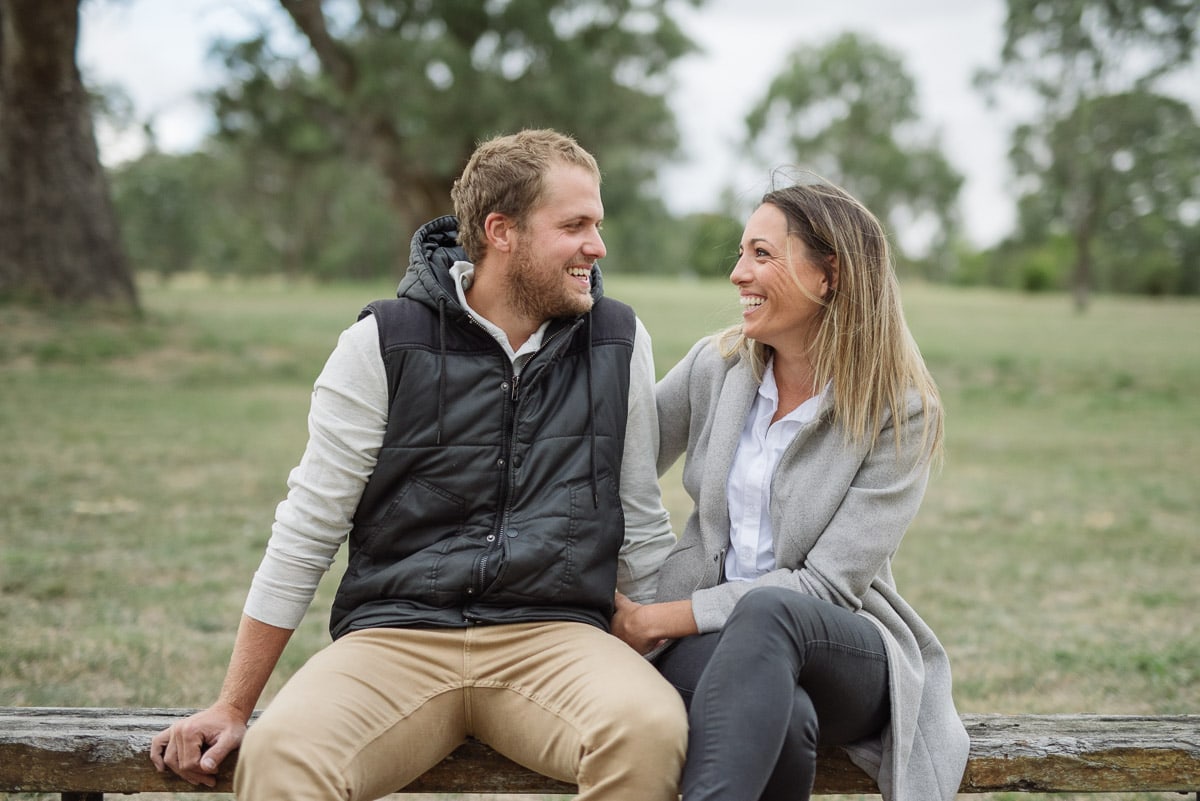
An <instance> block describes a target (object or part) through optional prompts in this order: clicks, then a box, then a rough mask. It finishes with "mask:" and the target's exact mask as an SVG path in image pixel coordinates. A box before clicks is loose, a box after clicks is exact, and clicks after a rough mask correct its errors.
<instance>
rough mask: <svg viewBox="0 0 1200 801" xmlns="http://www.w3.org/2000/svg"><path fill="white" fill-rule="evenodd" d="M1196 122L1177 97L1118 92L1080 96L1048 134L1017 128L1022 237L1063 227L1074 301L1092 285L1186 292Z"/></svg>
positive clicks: (1199, 177)
mask: <svg viewBox="0 0 1200 801" xmlns="http://www.w3.org/2000/svg"><path fill="white" fill-rule="evenodd" d="M1197 154H1200V125H1198V124H1197V121H1196V116H1195V114H1194V113H1193V112H1192V109H1191V108H1190V107H1189V106H1188V105H1187V104H1186V103H1183V102H1181V101H1179V100H1176V99H1173V98H1169V97H1164V96H1162V95H1157V94H1154V93H1152V92H1123V93H1120V94H1115V95H1104V96H1101V97H1096V98H1089V99H1086V100H1083V101H1080V103H1079V105H1078V106H1077V107H1076V108H1075V109H1074V110H1073V111H1072V112H1071V113H1070V114H1067V115H1066V116H1065V117H1063V118H1062V119H1060V120H1058V121H1057V122H1056V124H1055V125H1054V126H1053V127H1052V128H1050V129H1049V130H1048V131H1046V132H1044V133H1043V132H1039V131H1037V130H1036V129H1035V128H1033V127H1032V126H1021V127H1019V128H1018V129H1017V131H1016V135H1015V137H1014V144H1013V158H1014V164H1015V165H1016V168H1017V171H1018V172H1019V173H1020V174H1022V175H1025V176H1030V177H1036V189H1034V190H1031V191H1028V192H1026V193H1025V194H1024V195H1023V196H1022V197H1021V199H1020V202H1019V212H1020V213H1019V220H1018V234H1019V236H1021V237H1022V238H1023V240H1024V241H1025V242H1026V243H1029V244H1035V243H1036V244H1040V243H1043V242H1046V241H1049V240H1050V239H1052V238H1053V237H1054V236H1055V235H1056V234H1058V233H1059V231H1060V230H1061V229H1062V228H1063V227H1064V226H1065V227H1067V228H1068V234H1069V237H1070V239H1071V241H1072V243H1073V245H1074V248H1073V249H1074V265H1073V268H1072V274H1073V280H1072V284H1073V286H1074V288H1075V292H1076V296H1077V302H1078V304H1079V305H1080V307H1081V308H1082V307H1083V305H1085V304H1086V297H1079V293H1081V292H1084V293H1086V291H1087V289H1088V288H1089V287H1090V286H1093V285H1095V286H1099V287H1105V288H1107V289H1110V290H1115V291H1119V292H1146V293H1152V294H1162V293H1179V292H1184V291H1186V290H1187V280H1186V276H1187V272H1186V269H1185V262H1186V260H1187V259H1189V258H1194V256H1192V255H1191V254H1190V252H1189V251H1190V243H1191V242H1192V241H1193V240H1194V238H1195V235H1196V231H1197V229H1198V228H1200V224H1198V221H1197V219H1196V215H1197V211H1198V210H1200V159H1198V158H1197Z"/></svg>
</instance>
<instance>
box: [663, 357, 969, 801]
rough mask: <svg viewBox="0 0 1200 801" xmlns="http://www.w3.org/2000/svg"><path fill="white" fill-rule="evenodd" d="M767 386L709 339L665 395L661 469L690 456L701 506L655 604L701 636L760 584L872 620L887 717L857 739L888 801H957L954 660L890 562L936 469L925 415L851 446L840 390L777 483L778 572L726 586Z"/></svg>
mask: <svg viewBox="0 0 1200 801" xmlns="http://www.w3.org/2000/svg"><path fill="white" fill-rule="evenodd" d="M758 384H759V382H758V381H757V380H756V379H755V378H754V375H753V371H752V369H751V367H750V365H749V363H748V362H746V361H745V360H744V359H740V358H738V357H737V356H733V357H730V358H723V357H722V356H721V355H720V353H719V351H718V348H717V345H716V342H715V339H713V338H709V339H705V340H701V341H700V342H699V343H697V344H696V345H695V346H694V347H693V348H692V350H691V352H690V353H689V354H688V355H687V357H685V358H684V360H683V361H682V362H680V363H679V364H678V365H676V366H675V367H674V368H673V369H672V370H671V371H670V373H668V374H667V375H666V376H665V377H664V378H663V379H662V381H660V382H659V384H658V387H657V389H656V393H655V394H656V396H657V404H658V417H659V427H660V441H659V457H658V470H659V473H660V474H661V473H662V472H664V471H665V470H666V469H667V468H668V467H669V466H670V465H671V464H673V463H674V462H675V461H676V459H678V458H679V456H680V455H681V454H683V453H685V452H686V454H687V457H686V460H685V463H684V469H683V484H684V488H685V489H686V490H687V492H688V494H689V495H690V496H691V498H692V500H693V502H694V504H695V507H694V510H693V512H692V514H691V516H690V517H689V518H688V521H687V524H686V526H685V528H684V531H683V534H682V535H681V536H680V538H679V542H678V543H677V544H676V546H675V548H674V549H673V550H672V551H671V553H670V555H669V556H668V557H667V559H666V561H665V562H664V563H663V566H662V568H661V570H660V573H659V585H658V600H659V601H674V600H682V599H688V598H690V599H691V601H692V609H693V613H694V615H695V618H696V623H697V624H698V626H699V628H700V631H701V632H710V631H717V630H719V629H720V628H721V627H722V626H723V625H724V623H725V620H726V619H727V618H728V617H729V613H730V612H731V611H732V610H733V607H734V604H735V603H736V602H737V600H738V598H740V597H741V596H742V595H744V594H745V593H746V592H747V591H748V590H750V589H752V588H754V587H760V586H779V587H788V588H791V589H793V590H795V591H796V592H803V593H807V594H809V595H815V596H816V597H818V598H822V599H824V600H826V601H829V602H830V603H834V604H837V605H838V606H842V607H845V608H847V609H850V610H851V611H854V612H856V613H857V614H860V615H863V616H864V617H866V618H868V619H869V620H870V621H871V622H872V623H874V624H875V626H876V627H877V628H878V629H879V630H880V632H881V633H882V635H883V638H884V642H885V643H886V645H887V654H888V667H889V674H890V691H891V722H890V723H889V724H888V726H887V728H886V729H885V731H884V732H883V734H882V736H881V737H876V738H871V739H868V740H864V741H860V742H858V743H855V744H853V745H851V746H848V747H847V749H846V750H847V751H848V753H849V755H850V757H851V759H852V760H853V761H854V762H855V763H856V764H858V765H859V766H861V767H862V768H863V769H864V770H866V771H867V772H868V773H869V774H870V775H871V776H873V777H874V778H875V779H876V780H877V782H878V783H879V787H880V789H881V791H882V793H883V797H884V799H886V801H931V800H932V799H951V798H953V797H954V795H955V793H956V791H957V790H958V786H959V783H960V782H961V780H962V774H963V770H964V768H965V766H966V760H967V751H968V748H969V742H968V738H967V733H966V730H965V729H964V728H963V725H962V722H961V720H960V718H959V716H958V713H957V711H956V710H955V707H954V700H953V698H952V697H951V691H950V690H951V686H950V662H949V659H948V658H947V656H946V652H945V650H944V649H943V648H942V645H941V643H939V642H938V640H937V637H936V636H935V635H934V633H933V631H932V630H931V629H930V628H929V626H927V625H926V624H925V622H924V621H923V620H922V619H921V618H920V617H919V616H918V615H917V613H916V612H915V611H914V610H913V609H912V607H910V606H909V605H908V604H907V603H906V602H905V601H904V599H903V598H902V597H900V593H899V592H898V591H897V590H896V584H895V581H894V580H893V578H892V566H891V563H892V557H893V555H894V554H895V553H896V550H897V549H898V548H899V546H900V540H901V538H902V537H903V536H904V532H905V530H906V529H907V528H908V525H909V523H911V522H912V519H913V518H914V517H915V516H916V513H917V509H918V508H919V506H920V504H921V499H922V497H923V495H924V492H925V485H926V483H927V481H928V477H929V469H928V465H927V463H926V462H925V461H923V460H920V458H919V457H920V455H921V450H920V449H921V447H922V444H921V428H922V418H921V415H922V414H923V411H922V408H921V403H920V400H919V398H917V397H916V395H915V393H914V394H913V396H912V397H911V398H910V400H909V404H908V413H909V416H910V417H909V423H910V425H909V426H908V428H907V431H908V432H910V435H908V436H906V437H905V438H904V441H903V442H902V443H901V446H900V452H899V454H897V451H896V439H895V430H894V428H893V426H892V424H891V420H890V418H889V419H888V420H886V421H885V422H884V424H883V427H882V430H881V432H880V436H879V439H878V442H877V444H876V446H875V448H874V449H871V450H868V448H867V447H866V446H865V445H861V446H858V445H847V444H846V441H845V439H844V436H843V431H842V430H841V428H840V427H839V426H837V425H834V424H833V422H832V420H831V412H832V398H831V397H830V394H829V393H826V399H825V401H823V404H824V405H823V406H822V408H821V410H820V412H819V413H818V416H817V419H816V420H815V421H814V422H812V423H810V424H808V425H806V426H804V427H803V428H801V430H800V431H799V432H798V433H797V435H796V437H795V439H794V440H793V441H792V442H791V443H790V444H789V445H788V447H787V449H786V450H785V451H784V453H783V456H782V458H781V460H780V463H779V467H778V468H777V469H776V472H775V475H774V476H773V478H772V481H771V507H770V514H771V522H772V524H773V526H774V531H775V557H776V561H777V564H778V565H779V567H778V569H776V570H774V571H772V572H769V573H767V574H765V575H763V576H760V577H759V578H758V579H756V580H754V581H751V582H744V581H739V582H723V575H724V570H723V566H724V557H725V552H726V550H727V548H728V546H729V508H728V504H727V500H726V479H727V477H728V474H729V468H730V465H731V464H732V462H733V456H734V452H735V450H736V449H737V445H738V439H739V437H740V435H741V431H742V427H743V425H744V423H745V420H746V416H747V414H749V412H750V408H751V405H752V404H753V402H754V397H755V395H756V393H757V391H758Z"/></svg>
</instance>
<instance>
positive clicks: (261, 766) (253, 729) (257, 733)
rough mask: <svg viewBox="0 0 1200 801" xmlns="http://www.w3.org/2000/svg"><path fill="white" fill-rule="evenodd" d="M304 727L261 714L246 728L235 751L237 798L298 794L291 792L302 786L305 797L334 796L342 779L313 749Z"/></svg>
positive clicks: (297, 795)
mask: <svg viewBox="0 0 1200 801" xmlns="http://www.w3.org/2000/svg"><path fill="white" fill-rule="evenodd" d="M311 746H313V741H312V739H311V738H309V737H305V736H304V733H303V729H298V728H296V727H295V726H292V725H290V724H288V723H287V722H286V721H276V720H273V719H272V716H271V715H270V714H265V715H263V717H262V718H260V719H259V720H258V721H257V722H255V723H254V724H253V725H251V726H250V728H249V729H247V730H246V736H245V737H244V738H243V740H242V744H241V747H240V749H239V750H238V765H237V771H236V773H235V775H234V790H235V793H236V795H237V796H238V797H239V798H289V797H299V794H294V793H293V791H294V790H295V789H296V788H297V787H303V788H304V789H305V794H306V795H305V797H314V796H312V795H308V794H309V793H316V794H317V796H319V797H333V796H331V795H330V793H333V794H336V795H342V796H344V793H340V792H339V788H340V785H342V784H343V782H342V781H341V780H340V779H339V778H338V777H337V776H336V775H335V773H336V771H334V769H333V766H332V765H331V764H329V760H328V759H327V758H325V757H326V755H325V754H323V753H322V750H321V749H318V748H313V747H311Z"/></svg>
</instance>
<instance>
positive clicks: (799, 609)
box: [726, 587, 832, 628]
mask: <svg viewBox="0 0 1200 801" xmlns="http://www.w3.org/2000/svg"><path fill="white" fill-rule="evenodd" d="M831 606H832V604H830V603H829V602H828V601H823V600H821V599H820V598H815V597H813V596H811V595H805V594H804V593H801V592H796V591H795V590H789V589H786V588H784V587H756V588H755V589H753V590H750V591H749V592H747V593H746V594H745V595H743V596H742V597H741V598H740V599H739V600H738V602H737V604H736V605H735V606H734V608H733V612H732V613H731V614H730V616H729V622H728V623H727V624H726V625H730V624H735V625H736V623H737V622H740V621H745V620H749V622H750V625H753V626H772V625H778V624H782V625H786V626H788V627H789V628H795V626H796V625H797V623H801V624H802V623H804V622H805V621H809V620H819V619H820V617H821V615H822V614H823V613H824V611H825V610H826V609H828V608H829V607H831Z"/></svg>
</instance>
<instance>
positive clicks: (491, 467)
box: [151, 131, 687, 801]
mask: <svg viewBox="0 0 1200 801" xmlns="http://www.w3.org/2000/svg"><path fill="white" fill-rule="evenodd" d="M452 198H453V200H454V206H455V212H456V215H457V218H458V219H455V217H442V218H440V219H437V220H434V221H433V222H431V223H429V224H427V225H425V226H424V227H423V228H421V230H420V231H418V232H417V234H416V235H415V236H414V237H413V245H412V256H411V264H410V267H409V269H408V272H407V274H406V275H405V277H404V279H403V281H401V283H400V287H399V290H398V292H397V295H398V298H397V299H393V300H388V301H379V302H376V303H373V304H371V305H370V306H368V307H367V309H366V310H365V311H364V312H363V315H362V316H361V317H360V320H359V322H358V323H356V324H355V325H354V326H352V327H350V328H349V329H347V331H346V332H344V333H343V334H342V337H341V338H340V339H339V342H338V345H337V347H336V349H335V350H334V352H333V354H332V355H331V356H330V359H329V362H328V363H327V364H326V366H325V369H324V370H323V371H322V373H321V376H320V377H319V378H318V379H317V382H316V385H315V389H314V393H313V400H312V409H311V412H310V415H309V442H308V446H307V448H306V450H305V453H304V456H303V458H302V459H301V462H300V464H299V466H297V467H296V468H295V469H294V470H293V471H292V474H291V476H290V477H289V480H288V486H289V493H288V497H287V499H286V500H285V501H284V502H283V503H282V504H280V506H279V508H278V510H277V512H276V521H275V525H274V527H273V529H272V534H271V540H270V542H269V544H268V546H267V552H266V555H265V556H264V558H263V562H262V564H261V566H260V567H259V570H258V572H257V573H256V574H255V577H254V582H253V584H252V586H251V589H250V593H249V596H248V598H247V601H246V606H245V613H244V615H243V617H242V622H241V625H240V627H239V629H238V634H237V638H236V641H235V644H234V650H233V655H232V658H231V660H230V665H229V670H228V672H227V674H226V678H225V681H224V684H223V686H222V689H221V693H220V696H219V698H218V700H217V701H216V703H214V704H213V705H212V706H211V707H209V708H208V709H206V710H204V711H202V712H199V713H197V714H196V715H194V716H192V717H191V718H188V719H186V720H184V721H180V722H178V723H176V724H174V725H173V726H172V727H171V728H170V729H167V730H166V731H163V732H161V733H159V734H158V735H157V736H156V737H155V738H154V741H153V743H152V745H151V759H152V760H153V762H154V764H155V765H156V766H157V767H158V769H159V770H160V771H162V770H166V769H168V768H169V769H171V770H173V771H175V772H176V773H178V774H179V775H181V776H183V777H184V778H185V779H187V780H188V781H190V782H192V783H193V784H205V785H210V786H211V785H212V784H213V783H214V781H215V779H214V774H215V772H216V770H217V766H218V765H219V764H220V762H221V760H222V759H224V757H225V756H226V755H227V754H229V752H230V751H232V750H233V749H234V748H235V747H238V746H239V744H240V745H241V752H240V758H239V763H238V769H237V771H236V774H235V778H234V784H235V788H234V789H235V791H236V793H237V794H238V796H239V797H240V798H243V799H254V800H255V801H257V799H274V798H281V799H282V798H288V799H308V798H314V799H316V798H350V799H368V798H377V797H379V796H382V795H385V794H387V793H390V792H393V791H395V790H397V789H399V788H401V787H403V786H404V785H406V784H407V783H409V782H411V781H412V780H413V779H415V778H416V777H418V776H420V775H421V774H422V773H424V772H425V771H426V770H427V769H429V768H430V767H431V766H433V765H434V764H436V763H437V762H438V761H439V760H441V759H442V758H443V757H445V756H446V755H447V754H449V753H450V752H451V751H453V750H454V748H455V747H456V746H458V744H459V743H461V742H462V740H463V738H464V737H466V736H468V735H471V736H474V737H476V738H478V739H480V740H482V741H483V742H486V743H488V744H489V745H491V746H492V747H493V748H495V749H496V750H497V751H499V752H500V753H503V754H505V755H507V756H509V757H510V758H512V759H513V760H515V761H517V762H519V763H521V764H524V765H527V766H529V767H531V768H533V769H535V770H538V771H540V772H542V773H544V774H546V775H549V776H552V777H555V778H558V779H562V780H565V781H573V782H576V783H578V785H579V789H580V795H579V798H580V799H584V801H588V800H592V799H613V800H614V801H617V800H618V799H619V800H620V801H628V799H639V801H654V799H663V800H664V801H665V800H666V799H674V798H675V797H676V786H677V782H678V777H679V772H680V768H681V765H682V761H683V754H684V750H685V748H686V729H687V720H686V715H685V713H684V711H683V706H682V703H681V702H680V700H679V696H678V694H677V693H676V692H675V691H674V690H673V688H671V687H670V685H668V684H666V683H665V681H664V680H663V679H662V678H661V677H660V676H659V675H658V673H657V671H655V669H654V668H653V667H652V666H651V665H650V664H649V663H648V662H646V661H645V660H644V659H642V657H640V656H638V655H637V654H636V653H635V652H634V651H633V650H632V649H630V648H629V647H628V646H626V645H625V644H624V643H623V642H621V641H620V640H619V639H617V638H616V637H614V636H612V635H610V634H608V633H607V627H608V626H609V621H610V617H611V614H612V607H613V601H614V595H615V591H616V590H617V589H618V588H619V589H620V590H621V592H623V593H624V594H626V595H629V596H631V597H633V598H635V600H636V599H639V598H640V599H646V600H651V599H652V598H653V595H654V591H655V584H656V580H657V578H656V571H657V565H658V564H659V563H660V562H661V560H662V558H663V557H664V556H665V555H666V552H667V551H668V550H669V549H670V548H671V546H672V545H673V543H674V537H673V536H672V534H671V532H670V526H669V523H668V521H667V517H666V513H665V512H664V511H663V509H662V504H661V499H660V497H659V492H658V486H657V482H656V473H655V466H654V464H653V458H654V455H653V453H652V449H651V448H647V447H646V444H647V442H652V441H653V440H654V438H655V437H657V420H656V417H655V410H654V393H653V382H654V375H653V366H652V357H651V355H650V345H649V339H648V336H647V334H646V332H645V329H644V328H643V327H642V325H641V323H640V321H638V320H637V319H636V318H635V317H634V315H633V312H632V311H631V310H630V309H629V308H628V307H627V306H624V305H623V304H620V303H618V302H616V301H614V300H611V299H608V298H604V297H602V292H601V287H600V271H599V269H598V267H597V266H596V264H595V262H596V260H597V259H600V258H601V257H603V256H604V254H605V248H604V243H603V241H602V240H601V237H600V232H599V227H600V223H601V219H602V218H603V213H604V212H603V206H602V204H601V201H600V174H599V170H598V168H597V166H596V162H595V160H594V159H593V158H592V156H591V155H590V154H588V153H587V152H586V151H584V150H583V149H582V148H580V147H579V146H578V145H577V144H576V143H575V142H574V140H572V139H570V138H569V137H565V136H563V135H561V134H558V133H555V132H553V131H523V132H521V133H518V134H515V135H512V136H506V137H499V138H496V139H493V140H491V141H488V142H485V143H483V144H482V145H480V147H479V148H478V149H477V150H476V152H475V153H474V155H473V156H472V157H471V159H470V161H469V162H468V164H467V166H466V168H465V169H464V171H463V173H462V175H461V176H460V178H459V179H458V181H457V182H456V183H455V185H454V189H453V192H452ZM456 244H460V245H461V249H460V248H459V247H457V246H456ZM468 259H469V261H468ZM347 538H348V540H349V563H348V566H347V569H346V572H345V575H344V577H343V579H342V583H341V585H340V586H339V588H338V591H337V596H336V598H335V600H334V604H333V610H332V614H331V619H330V633H331V634H332V635H333V638H334V641H333V643H332V644H331V645H329V646H328V647H326V648H325V649H324V650H322V651H321V652H319V653H318V654H316V655H315V656H313V658H312V659H310V660H309V662H308V663H307V664H306V665H305V666H304V667H303V668H302V669H301V670H300V671H298V672H297V673H296V674H295V675H294V676H293V677H291V679H290V680H289V681H288V682H287V684H286V685H285V686H284V687H283V689H282V690H281V691H280V692H279V694H278V695H277V696H276V697H275V699H274V700H273V701H272V702H271V703H270V705H269V706H268V708H267V709H266V711H265V712H264V713H263V715H262V716H261V717H260V718H259V720H258V721H257V722H256V723H255V724H254V726H253V727H251V728H250V729H249V730H247V728H246V722H247V720H248V719H249V717H250V714H251V712H252V711H253V709H254V706H255V704H256V703H257V701H258V698H259V696H260V694H261V692H262V689H263V686H264V684H265V682H266V680H267V678H268V676H269V675H270V673H271V671H272V670H273V669H274V667H275V664H276V662H277V660H278V658H279V656H280V654H281V652H282V651H283V648H284V646H285V644H286V643H287V640H288V638H289V636H290V634H291V631H292V629H294V628H295V627H296V625H298V623H299V622H300V619H301V618H302V616H303V614H304V611H305V609H306V608H307V607H308V604H309V602H310V601H311V599H312V595H313V592H314V591H315V589H316V585H317V582H318V581H319V579H320V577H321V575H322V574H323V573H324V572H325V571H326V570H327V569H328V567H329V564H330V563H331V561H332V560H333V557H334V554H335V553H336V551H337V549H338V548H339V547H340V544H341V542H342V541H343V540H346V539H347ZM243 736H244V738H245V739H244V741H243Z"/></svg>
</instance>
